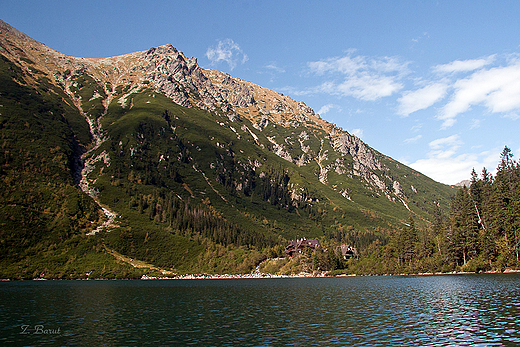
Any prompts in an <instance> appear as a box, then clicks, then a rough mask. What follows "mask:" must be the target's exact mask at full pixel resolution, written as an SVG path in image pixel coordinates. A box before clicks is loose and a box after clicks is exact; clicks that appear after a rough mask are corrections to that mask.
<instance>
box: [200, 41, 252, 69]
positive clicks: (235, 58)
mask: <svg viewBox="0 0 520 347" xmlns="http://www.w3.org/2000/svg"><path fill="white" fill-rule="evenodd" d="M206 57H207V58H208V59H209V60H210V62H211V63H212V64H217V63H219V62H221V61H224V62H226V63H227V64H228V65H229V68H230V69H231V70H233V69H234V68H235V67H236V66H237V65H238V64H239V63H240V64H243V63H245V62H246V61H247V60H248V59H249V58H248V57H247V55H246V54H245V53H244V52H243V51H242V49H241V48H240V46H239V45H238V44H237V43H236V42H234V41H233V40H232V39H225V40H222V41H219V42H218V44H217V45H216V46H214V47H209V48H208V50H207V51H206Z"/></svg>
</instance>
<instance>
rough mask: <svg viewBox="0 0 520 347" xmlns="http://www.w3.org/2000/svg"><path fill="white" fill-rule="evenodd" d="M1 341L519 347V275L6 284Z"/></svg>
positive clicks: (0, 301)
mask: <svg viewBox="0 0 520 347" xmlns="http://www.w3.org/2000/svg"><path fill="white" fill-rule="evenodd" d="M0 323H1V326H0V329H1V330H0V342H1V344H2V345H6V346H10V345H12V346H46V345H80V346H86V345H90V346H92V347H93V346H122V345H125V346H128V345H136V346H143V345H153V346H164V345H173V346H189V345H196V346H332V345H355V346H421V345H422V346H442V345H444V346H448V345H450V346H453V345H456V346H461V345H472V346H475V345H477V346H479V345H480V346H517V345H520V274H484V275H443V276H402V277H400V276H396V277H340V278H283V279H229V280H225V279H222V280H149V281H143V280H131V281H17V282H1V283H0Z"/></svg>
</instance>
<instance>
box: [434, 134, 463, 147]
mask: <svg viewBox="0 0 520 347" xmlns="http://www.w3.org/2000/svg"><path fill="white" fill-rule="evenodd" d="M462 144H464V143H463V142H462V141H461V140H460V137H459V135H456V134H455V135H451V136H448V137H443V138H440V139H437V140H433V141H432V142H430V143H429V146H430V148H431V149H435V150H438V149H442V148H443V147H446V146H448V147H450V148H453V149H457V148H459V147H460V146H461V145H462Z"/></svg>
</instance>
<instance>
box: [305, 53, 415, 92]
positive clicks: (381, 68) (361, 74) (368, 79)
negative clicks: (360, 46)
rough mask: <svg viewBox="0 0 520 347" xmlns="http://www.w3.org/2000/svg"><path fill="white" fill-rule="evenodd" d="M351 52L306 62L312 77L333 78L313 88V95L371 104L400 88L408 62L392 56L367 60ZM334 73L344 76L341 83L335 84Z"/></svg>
mask: <svg viewBox="0 0 520 347" xmlns="http://www.w3.org/2000/svg"><path fill="white" fill-rule="evenodd" d="M353 53H354V51H350V52H348V53H347V55H346V56H344V57H334V58H328V59H324V60H320V61H314V62H309V63H308V66H309V68H310V71H311V72H313V73H315V74H316V75H319V76H323V75H325V74H327V73H328V74H330V75H331V76H333V78H332V79H331V80H328V81H326V82H324V83H322V84H321V85H319V86H318V87H316V88H314V92H321V93H328V94H333V95H343V96H352V97H354V98H357V99H361V100H366V101H375V100H377V99H380V98H382V97H386V96H390V95H392V94H394V93H396V92H397V91H399V90H401V89H402V88H403V84H402V83H401V82H400V80H401V79H402V78H403V76H404V75H406V74H407V73H408V68H407V66H408V63H402V62H400V60H399V59H398V58H395V57H378V58H369V57H365V56H360V55H358V56H353V55H352V54H353ZM338 74H341V75H344V79H343V81H340V82H338V81H336V78H337V75H338Z"/></svg>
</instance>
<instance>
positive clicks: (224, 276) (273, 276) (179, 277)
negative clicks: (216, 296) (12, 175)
mask: <svg viewBox="0 0 520 347" xmlns="http://www.w3.org/2000/svg"><path fill="white" fill-rule="evenodd" d="M515 273H520V270H516V269H505V270H504V271H484V272H460V271H452V272H424V273H411V274H406V273H401V274H378V275H376V274H361V275H360V274H341V275H334V276H331V275H329V274H328V272H321V273H315V274H311V273H308V272H300V273H299V274H292V275H280V274H265V273H251V274H235V275H230V274H187V275H175V276H170V277H167V276H161V277H158V276H148V275H143V276H141V277H140V278H123V279H113V278H81V279H73V280H69V279H66V280H63V279H55V278H33V279H28V280H23V279H10V278H0V282H11V281H118V280H121V281H129V280H143V281H149V280H214V279H278V278H325V277H328V278H334V277H391V276H396V277H406V276H446V275H448V276H449V275H482V274H515Z"/></svg>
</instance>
